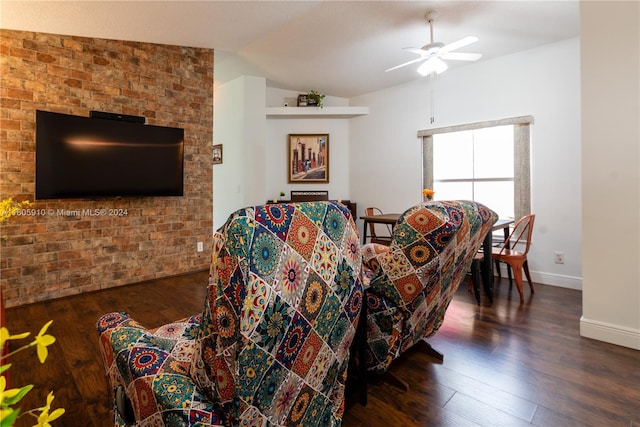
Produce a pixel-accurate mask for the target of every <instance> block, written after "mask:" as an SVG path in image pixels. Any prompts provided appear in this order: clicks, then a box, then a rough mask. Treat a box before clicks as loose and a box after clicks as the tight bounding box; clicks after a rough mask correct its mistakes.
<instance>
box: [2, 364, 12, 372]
mask: <svg viewBox="0 0 640 427" xmlns="http://www.w3.org/2000/svg"><path fill="white" fill-rule="evenodd" d="M10 367H11V363H7V364H6V365H2V366H0V374H1V373H3V372H4V371H7V370H9V368H10Z"/></svg>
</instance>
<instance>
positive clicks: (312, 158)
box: [287, 133, 329, 184]
mask: <svg viewBox="0 0 640 427" xmlns="http://www.w3.org/2000/svg"><path fill="white" fill-rule="evenodd" d="M287 150H288V158H289V183H294V184H303V183H314V182H329V134H328V133H312V134H289V136H288V140H287Z"/></svg>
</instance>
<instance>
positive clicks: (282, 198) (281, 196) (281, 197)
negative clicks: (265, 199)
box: [280, 191, 285, 200]
mask: <svg viewBox="0 0 640 427" xmlns="http://www.w3.org/2000/svg"><path fill="white" fill-rule="evenodd" d="M284 196H285V195H284V191H281V192H280V200H284Z"/></svg>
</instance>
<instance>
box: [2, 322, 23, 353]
mask: <svg viewBox="0 0 640 427" xmlns="http://www.w3.org/2000/svg"><path fill="white" fill-rule="evenodd" d="M29 334H30V332H25V333H23V334H18V335H10V334H9V330H8V329H7V328H5V327H4V326H3V327H2V328H0V348H3V347H4V343H5V342H7V341H8V340H21V339H23V338H26V337H28V336H29Z"/></svg>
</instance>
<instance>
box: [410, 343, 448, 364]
mask: <svg viewBox="0 0 640 427" xmlns="http://www.w3.org/2000/svg"><path fill="white" fill-rule="evenodd" d="M416 346H419V347H418V350H420V351H422V352H424V353H427V354H428V355H429V356H431V357H433V358H435V359H436V360H437V361H438V363H442V362H444V354H442V353H440V352H439V351H438V350H436V349H435V348H433V347H432V346H431V344H429V343H428V342H426V341H425V340H420V341H418V342H417V343H416Z"/></svg>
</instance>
